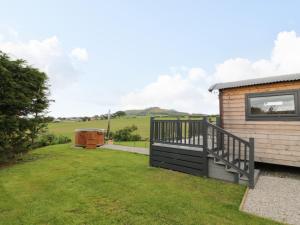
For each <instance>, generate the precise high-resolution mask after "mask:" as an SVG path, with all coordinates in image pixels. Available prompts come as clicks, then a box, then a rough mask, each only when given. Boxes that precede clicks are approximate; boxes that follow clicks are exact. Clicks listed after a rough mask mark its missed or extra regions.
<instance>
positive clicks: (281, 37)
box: [121, 31, 300, 113]
mask: <svg viewBox="0 0 300 225" xmlns="http://www.w3.org/2000/svg"><path fill="white" fill-rule="evenodd" d="M171 71H172V72H171V73H170V74H165V75H160V76H158V78H157V80H156V81H155V82H153V83H151V84H149V85H147V86H145V87H144V88H142V89H140V90H136V91H132V92H130V93H128V94H127V95H126V96H124V97H122V99H121V102H122V106H123V108H124V109H129V108H144V107H149V106H160V107H164V108H174V109H177V110H182V111H187V112H202V113H216V112H218V101H217V95H216V94H211V93H208V90H207V89H208V88H209V86H210V85H212V84H213V83H215V82H227V81H236V80H242V79H250V78H258V77H265V76H272V75H279V74H287V73H298V72H300V37H298V36H297V35H296V32H295V31H291V32H280V33H279V34H278V35H277V38H276V40H275V42H274V47H273V50H272V52H271V54H270V58H269V59H260V60H257V61H251V60H249V59H245V58H232V59H228V60H225V61H224V62H223V63H221V64H218V65H217V66H216V68H215V72H214V73H212V74H207V73H206V72H205V71H204V70H203V69H202V68H191V69H189V70H188V69H186V68H184V69H181V70H179V71H177V73H176V72H175V73H174V71H175V70H174V68H171Z"/></svg>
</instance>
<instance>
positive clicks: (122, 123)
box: [48, 116, 150, 140]
mask: <svg viewBox="0 0 300 225" xmlns="http://www.w3.org/2000/svg"><path fill="white" fill-rule="evenodd" d="M133 124H134V125H136V126H137V127H138V130H137V133H138V134H140V135H141V136H142V137H143V138H149V133H150V117H148V116H141V117H135V118H132V117H123V118H117V119H112V120H111V123H110V127H111V130H112V131H115V130H118V129H121V128H124V127H126V126H131V125H133ZM48 127H49V131H50V132H52V133H54V134H62V135H66V136H68V137H70V138H71V139H72V140H74V130H75V129H78V128H104V129H106V128H107V120H93V121H86V122H70V121H68V122H60V123H50V124H49V125H48Z"/></svg>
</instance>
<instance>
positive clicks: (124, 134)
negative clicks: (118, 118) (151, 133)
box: [110, 125, 142, 141]
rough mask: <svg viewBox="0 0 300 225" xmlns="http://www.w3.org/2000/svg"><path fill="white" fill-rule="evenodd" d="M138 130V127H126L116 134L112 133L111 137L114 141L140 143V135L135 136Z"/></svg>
mask: <svg viewBox="0 0 300 225" xmlns="http://www.w3.org/2000/svg"><path fill="white" fill-rule="evenodd" d="M137 129H138V128H137V126H136V125H132V126H130V127H124V128H123V129H120V130H117V131H116V132H114V133H113V132H112V133H111V135H110V136H111V137H112V138H113V139H114V141H140V140H141V139H142V138H141V136H140V135H139V134H133V132H135V131H137Z"/></svg>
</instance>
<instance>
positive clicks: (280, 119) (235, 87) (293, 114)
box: [209, 74, 300, 167]
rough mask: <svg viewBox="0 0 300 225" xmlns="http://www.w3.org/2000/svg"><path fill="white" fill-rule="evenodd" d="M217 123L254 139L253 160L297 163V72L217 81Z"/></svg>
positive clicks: (299, 103)
mask: <svg viewBox="0 0 300 225" xmlns="http://www.w3.org/2000/svg"><path fill="white" fill-rule="evenodd" d="M214 90H218V91H219V106H220V119H221V127H222V128H224V129H225V130H227V131H229V132H231V133H233V134H234V135H236V136H239V137H241V138H243V139H246V140H248V138H250V137H253V138H254V139H255V161H257V162H264V163H272V164H280V165H288V166H295V167H300V74H290V75H284V76H273V77H266V78H258V79H251V80H243V81H237V82H228V83H217V84H215V85H213V86H211V88H210V89H209V91H214Z"/></svg>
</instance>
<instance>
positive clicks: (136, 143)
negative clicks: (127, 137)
mask: <svg viewBox="0 0 300 225" xmlns="http://www.w3.org/2000/svg"><path fill="white" fill-rule="evenodd" d="M114 144H115V145H125V146H130V147H140V148H149V147H150V142H149V141H115V142H114Z"/></svg>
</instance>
